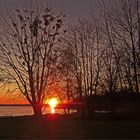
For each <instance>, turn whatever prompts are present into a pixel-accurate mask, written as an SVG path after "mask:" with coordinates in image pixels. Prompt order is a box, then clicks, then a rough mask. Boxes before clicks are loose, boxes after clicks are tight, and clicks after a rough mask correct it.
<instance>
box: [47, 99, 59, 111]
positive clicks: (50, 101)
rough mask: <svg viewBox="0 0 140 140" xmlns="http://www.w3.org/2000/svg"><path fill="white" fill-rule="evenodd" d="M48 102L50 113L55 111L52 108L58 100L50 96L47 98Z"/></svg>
mask: <svg viewBox="0 0 140 140" xmlns="http://www.w3.org/2000/svg"><path fill="white" fill-rule="evenodd" d="M48 104H49V105H50V107H51V113H55V110H54V108H55V107H56V106H57V104H58V100H57V99H56V98H52V99H50V100H49V103H48Z"/></svg>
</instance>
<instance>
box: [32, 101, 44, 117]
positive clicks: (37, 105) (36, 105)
mask: <svg viewBox="0 0 140 140" xmlns="http://www.w3.org/2000/svg"><path fill="white" fill-rule="evenodd" d="M32 107H33V111H34V116H41V115H42V105H41V104H40V103H33V105H32Z"/></svg>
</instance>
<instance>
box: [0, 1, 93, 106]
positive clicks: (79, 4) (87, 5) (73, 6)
mask: <svg viewBox="0 0 140 140" xmlns="http://www.w3.org/2000/svg"><path fill="white" fill-rule="evenodd" d="M29 1H30V0H0V12H3V10H4V9H6V10H9V11H10V10H12V9H15V8H16V7H15V5H16V4H17V5H21V6H22V5H23V4H24V3H26V2H29ZM35 1H38V2H39V3H42V4H43V5H45V4H48V5H49V6H50V7H52V8H53V10H54V11H60V12H61V11H62V12H63V13H64V14H65V15H66V22H67V23H68V24H74V23H76V21H78V19H79V18H84V17H86V16H87V15H88V14H89V12H90V9H91V8H95V3H96V0H35ZM4 103H7V104H12V103H24V101H23V100H22V99H21V98H19V100H18V99H16V100H15V99H12V98H9V97H8V96H3V95H2V94H0V104H4Z"/></svg>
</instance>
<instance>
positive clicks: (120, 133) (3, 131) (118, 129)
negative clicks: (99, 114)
mask: <svg viewBox="0 0 140 140" xmlns="http://www.w3.org/2000/svg"><path fill="white" fill-rule="evenodd" d="M84 138H85V139H93V138H96V139H99V138H104V139H109V138H111V139H120V138H121V139H136V138H140V121H138V120H137V121H135V120H127V121H115V120H114V121H109V120H104V121H103V120H92V121H88V120H82V119H74V118H70V117H67V116H59V115H49V116H47V117H46V116H44V117H43V118H34V117H33V116H23V117H9V118H0V139H84Z"/></svg>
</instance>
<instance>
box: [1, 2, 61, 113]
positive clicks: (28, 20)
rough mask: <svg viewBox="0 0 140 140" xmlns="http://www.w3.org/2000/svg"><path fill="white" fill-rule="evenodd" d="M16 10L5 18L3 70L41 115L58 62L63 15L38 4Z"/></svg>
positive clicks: (2, 52)
mask: <svg viewBox="0 0 140 140" xmlns="http://www.w3.org/2000/svg"><path fill="white" fill-rule="evenodd" d="M15 13H16V16H15V17H14V15H12V16H9V19H7V18H5V17H4V16H3V17H2V18H1V22H2V23H3V27H2V28H4V32H3V36H2V37H1V39H0V62H1V70H2V71H3V72H5V73H6V74H7V75H9V77H10V78H12V79H13V80H14V81H15V82H16V84H17V86H18V88H19V90H20V92H21V93H22V94H23V95H24V96H25V97H26V99H27V100H28V102H29V103H30V104H31V106H32V107H33V111H34V115H41V114H42V105H43V103H44V99H46V96H47V88H48V85H49V84H50V83H51V79H52V77H53V74H54V71H55V69H56V67H57V65H58V61H57V58H58V57H59V51H58V42H59V37H60V32H61V31H62V30H61V27H62V25H63V21H62V18H63V15H62V14H61V13H60V14H58V15H55V14H54V13H53V12H52V10H50V9H49V8H43V7H42V8H41V7H39V6H38V5H36V4H34V3H32V6H31V7H30V8H29V9H24V10H22V9H16V10H15Z"/></svg>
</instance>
